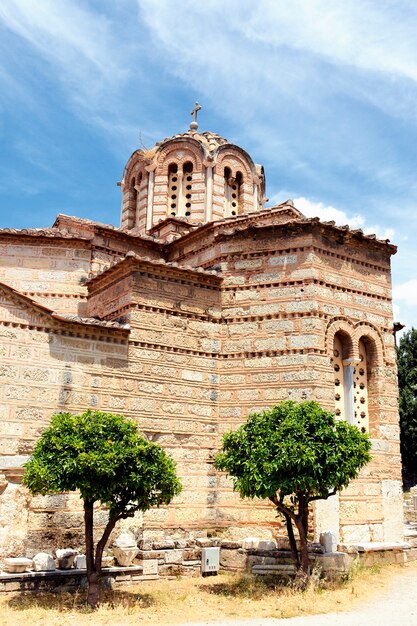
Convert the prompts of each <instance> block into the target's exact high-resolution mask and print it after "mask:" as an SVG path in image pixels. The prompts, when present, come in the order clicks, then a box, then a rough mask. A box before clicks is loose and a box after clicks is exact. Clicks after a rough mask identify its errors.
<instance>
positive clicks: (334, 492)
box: [308, 488, 338, 502]
mask: <svg viewBox="0 0 417 626" xmlns="http://www.w3.org/2000/svg"><path fill="white" fill-rule="evenodd" d="M337 491H338V490H337V489H336V488H334V489H333V491H330V493H328V494H327V496H326V497H325V498H323V496H312V497H311V498H309V499H308V501H309V502H313V501H314V500H327V498H330V496H335V495H336V494H337Z"/></svg>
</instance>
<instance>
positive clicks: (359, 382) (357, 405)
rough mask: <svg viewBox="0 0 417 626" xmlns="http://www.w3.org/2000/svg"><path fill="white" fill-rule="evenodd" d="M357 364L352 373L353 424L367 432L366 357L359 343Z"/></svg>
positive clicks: (362, 342)
mask: <svg viewBox="0 0 417 626" xmlns="http://www.w3.org/2000/svg"><path fill="white" fill-rule="evenodd" d="M359 359H360V360H359V363H358V365H357V366H356V367H355V372H354V383H353V387H354V399H353V401H354V411H355V413H354V416H355V424H356V426H358V427H359V428H360V429H361V430H362V432H367V431H368V430H369V412H368V357H367V351H366V344H365V342H364V341H362V340H360V341H359Z"/></svg>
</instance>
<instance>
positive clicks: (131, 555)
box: [113, 546, 139, 567]
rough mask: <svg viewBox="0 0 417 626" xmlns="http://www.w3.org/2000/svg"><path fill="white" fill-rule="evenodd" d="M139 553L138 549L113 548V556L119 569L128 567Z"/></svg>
mask: <svg viewBox="0 0 417 626" xmlns="http://www.w3.org/2000/svg"><path fill="white" fill-rule="evenodd" d="M138 552H139V549H138V548H136V547H135V548H119V547H117V546H113V554H114V556H115V557H116V560H117V563H118V565H120V566H121V567H129V566H130V565H132V564H133V561H134V559H135V557H136V555H137V553H138Z"/></svg>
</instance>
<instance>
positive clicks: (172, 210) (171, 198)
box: [167, 163, 179, 217]
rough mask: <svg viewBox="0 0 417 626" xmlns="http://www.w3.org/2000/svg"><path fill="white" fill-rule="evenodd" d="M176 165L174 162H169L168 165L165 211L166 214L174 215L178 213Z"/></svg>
mask: <svg viewBox="0 0 417 626" xmlns="http://www.w3.org/2000/svg"><path fill="white" fill-rule="evenodd" d="M178 188H179V180H178V166H177V164H176V163H171V164H170V165H169V166H168V201H167V205H168V206H167V213H168V216H172V217H175V216H176V215H177V214H178V206H179V204H178V198H179V195H178Z"/></svg>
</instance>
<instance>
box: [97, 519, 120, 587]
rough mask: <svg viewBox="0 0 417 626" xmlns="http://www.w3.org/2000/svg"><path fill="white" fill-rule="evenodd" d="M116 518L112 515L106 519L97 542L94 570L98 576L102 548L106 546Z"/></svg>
mask: <svg viewBox="0 0 417 626" xmlns="http://www.w3.org/2000/svg"><path fill="white" fill-rule="evenodd" d="M117 520H118V518H114V517H111V518H110V519H109V520H108V522H107V524H106V528H105V529H104V532H103V535H102V537H101V539H100V541H99V542H98V543H97V548H96V557H95V570H96V572H97V575H98V576H100V574H101V559H102V556H103V550H104V548H105V547H106V543H107V540H108V538H109V537H110V533H111V531H112V530H113V528H114V527H115V525H116V522H117Z"/></svg>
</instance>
